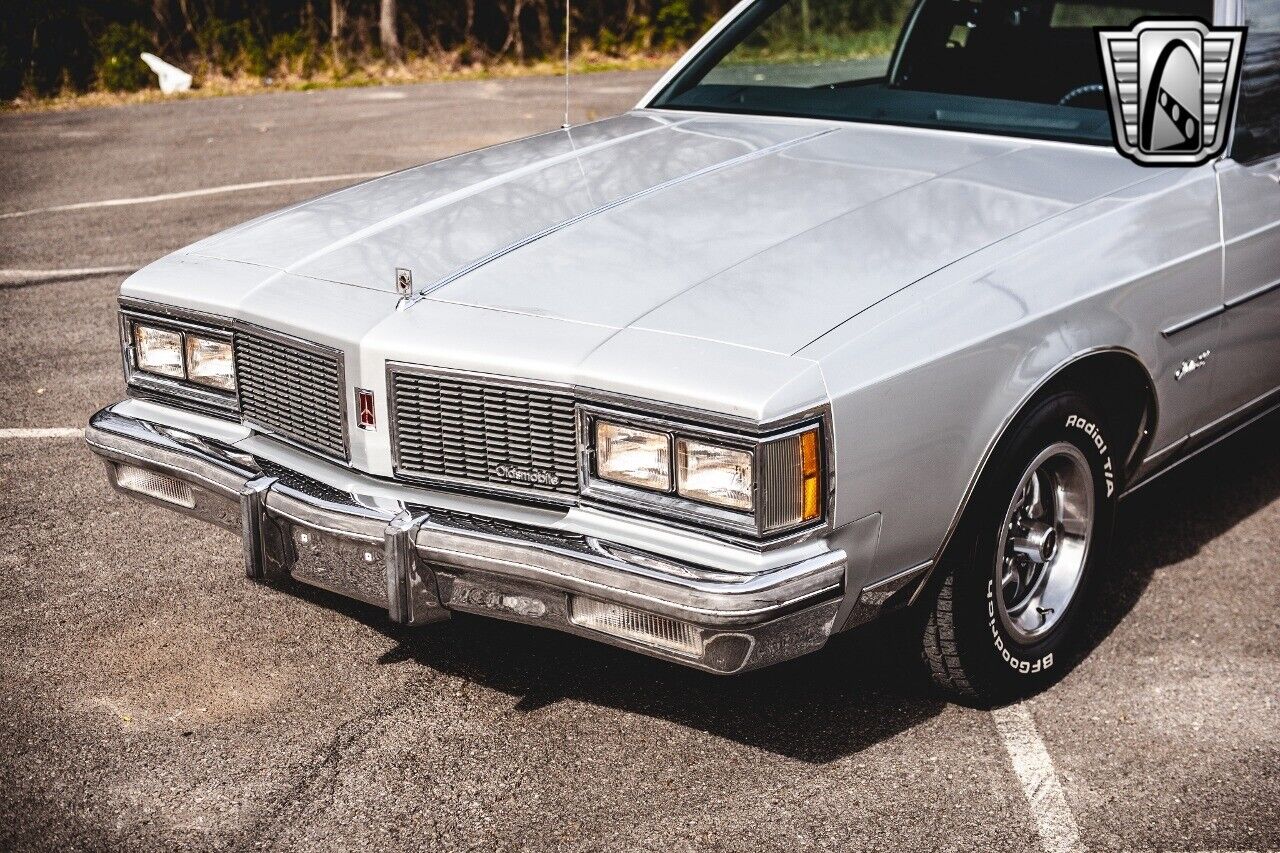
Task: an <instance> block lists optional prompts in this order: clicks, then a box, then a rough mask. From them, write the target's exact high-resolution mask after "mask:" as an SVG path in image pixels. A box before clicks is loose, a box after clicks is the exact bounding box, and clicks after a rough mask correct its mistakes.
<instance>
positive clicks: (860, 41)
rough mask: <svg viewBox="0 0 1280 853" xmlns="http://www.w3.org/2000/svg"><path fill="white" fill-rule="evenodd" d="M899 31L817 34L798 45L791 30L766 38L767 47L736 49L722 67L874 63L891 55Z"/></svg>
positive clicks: (891, 27)
mask: <svg viewBox="0 0 1280 853" xmlns="http://www.w3.org/2000/svg"><path fill="white" fill-rule="evenodd" d="M900 29H901V27H900V26H898V25H897V24H893V25H886V26H882V27H875V28H870V29H865V30H858V31H856V32H851V33H833V32H817V33H814V34H813V35H812V36H811V37H810V38H809V40H808V41H807V43H802V42H801V41H800V40H799V39H798V38H797V34H796V33H795V31H794V30H787V31H786V32H785V33H779V34H778V35H776V36H772V37H769V36H766V38H767V41H768V46H767V47H753V46H752V45H750V44H749V43H745V44H742V45H739V46H738V47H737V48H736V49H734V51H733V52H732V53H731V54H729V56H728V57H726V58H725V64H726V65H775V64H777V65H781V64H796V65H799V64H803V63H808V62H827V61H831V60H850V59H874V58H878V57H882V56H888V55H889V54H891V53H893V48H894V45H895V44H896V43H897V40H898V32H899V31H900Z"/></svg>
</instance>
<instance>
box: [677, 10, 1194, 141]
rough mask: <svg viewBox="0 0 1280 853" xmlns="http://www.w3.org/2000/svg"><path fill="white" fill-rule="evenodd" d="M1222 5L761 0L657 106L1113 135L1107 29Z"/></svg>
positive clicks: (1062, 136)
mask: <svg viewBox="0 0 1280 853" xmlns="http://www.w3.org/2000/svg"><path fill="white" fill-rule="evenodd" d="M1135 3H1140V5H1135ZM1212 14H1213V7H1212V2H1211V0H1129V2H1127V3H1125V2H1119V3H1116V2H1107V0H1099V2H1094V0H1090V2H1077V0H1056V2H1055V0H1031V1H1030V2H1027V0H919V2H917V3H912V2H911V0H905V2H904V0H760V1H759V2H757V3H756V4H755V5H754V6H752V7H750V8H749V9H748V10H747V11H746V12H745V13H743V15H742V16H740V17H739V18H738V19H736V20H735V21H734V22H733V23H732V24H730V25H729V26H728V27H727V28H726V29H725V30H724V32H722V33H721V34H720V36H719V37H718V38H716V39H715V40H714V41H712V42H711V43H710V44H709V45H708V46H707V47H706V49H705V50H703V51H702V52H701V53H700V54H699V55H698V56H697V57H695V58H694V59H693V61H692V62H690V63H689V65H688V66H686V67H685V69H684V70H683V71H682V72H681V73H680V74H678V75H677V76H676V77H675V79H673V80H672V82H671V83H670V85H668V86H667V87H666V88H665V89H664V90H663V91H662V92H661V93H660V94H659V95H658V97H657V99H656V100H655V101H654V103H653V106H655V107H660V108H664V109H688V110H705V111H712V112H738V113H756V114H767V115H786V116H803V117H808V118H826V119H843V120H848V121H864V122H876V123H881V124H900V125H910V126H915V127H939V128H949V129H953V130H967V131H976V132H984V133H999V134H1005V135H1012V136H1030V137H1036V138H1042V139H1058V140H1065V141H1071V142H1086V143H1096V144H1107V143H1110V141H1111V125H1110V118H1109V115H1108V112H1107V109H1106V95H1105V92H1104V91H1103V87H1102V69H1101V63H1100V61H1099V58H1098V48H1097V38H1096V36H1095V35H1094V32H1093V28H1094V27H1097V26H1129V25H1130V24H1132V23H1133V22H1134V21H1136V20H1137V19H1139V18H1144V17H1181V18H1188V17H1191V18H1200V19H1202V20H1205V21H1211V20H1212Z"/></svg>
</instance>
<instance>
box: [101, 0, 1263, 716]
mask: <svg viewBox="0 0 1280 853" xmlns="http://www.w3.org/2000/svg"><path fill="white" fill-rule="evenodd" d="M893 7H894V4H883V3H880V4H865V3H860V2H856V0H853V1H852V2H839V3H837V2H819V0H811V1H810V3H807V4H802V3H800V2H798V0H796V1H795V2H786V0H748V2H744V3H742V4H740V5H739V6H737V7H736V8H735V9H734V10H733V11H732V12H731V13H730V14H729V15H728V16H727V17H726V18H725V19H724V20H722V21H720V22H719V23H718V24H717V25H716V26H715V27H714V28H713V29H712V30H711V31H710V32H709V33H708V34H707V35H706V36H705V37H704V38H703V39H702V40H701V41H700V42H699V43H698V44H697V45H696V46H695V47H694V48H693V50H692V51H691V52H690V53H689V55H688V56H687V57H686V58H685V59H683V60H682V61H681V62H680V63H679V64H678V65H677V66H676V67H675V68H673V69H672V70H671V71H670V72H669V73H668V74H667V75H666V76H665V77H664V78H663V79H662V80H661V81H660V82H659V83H658V84H657V85H656V86H655V87H654V89H653V90H652V91H651V92H650V93H649V94H648V95H646V96H645V98H644V99H643V100H642V101H641V103H640V104H639V105H638V106H637V107H636V108H635V109H634V110H633V111H631V112H629V113H627V114H625V115H621V116H618V117H614V118H610V119H607V120H604V121H598V122H595V123H591V124H587V125H584V126H578V127H570V128H565V129H562V130H559V131H555V132H551V133H546V134H543V135H540V136H535V137H532V138H529V139H524V140H521V141H517V142H511V143H507V144H503V145H498V146H496V147H492V148H488V149H484V150H481V151H476V152H473V153H469V154H463V155H461V156H457V157H453V158H450V159H447V160H444V161H440V162H436V163H431V164H428V165H423V166H419V167H416V168H411V169H408V170H405V171H402V172H398V173H396V174H392V175H388V176H386V177H382V178H378V179H376V180H372V181H369V182H367V183H363V184H360V185H358V186H355V187H351V188H348V189H344V190H341V191H339V192H335V193H332V194H330V195H326V196H323V197H321V198H317V199H314V200H312V201H308V202H305V203H302V204H298V205H296V206H293V207H290V208H287V209H285V210H281V211H279V212H276V213H272V214H270V215H268V216H264V217H262V218H260V219H257V220H254V221H252V222H249V223H246V224H244V225H241V226H239V227H235V228H232V229H230V230H229V231H225V232H223V233H221V234H218V235H216V236H213V237H210V238H208V239H205V240H202V241H200V242H198V243H196V244H194V245H192V246H189V247H187V248H184V249H182V250H180V251H177V252H175V253H173V254H171V255H169V256H168V257H165V258H163V259H161V260H159V261H156V262H155V263H153V264H151V265H150V266H148V267H146V268H145V269H143V270H141V271H139V272H138V273H136V274H134V275H133V276H131V277H130V278H129V279H128V280H127V281H126V282H125V283H124V285H123V288H122V293H121V297H120V330H121V340H122V345H123V352H124V367H125V373H126V379H127V386H128V399H126V400H124V401H122V402H119V403H116V404H115V405H112V406H109V407H108V408H106V409H103V410H102V411H101V412H99V413H98V414H97V415H95V416H94V417H93V419H92V422H91V423H90V426H89V429H88V431H87V440H88V443H89V445H90V446H91V447H92V449H93V450H94V451H95V452H96V453H97V454H99V455H100V456H101V457H102V458H103V459H104V460H105V461H106V466H107V472H108V476H109V478H110V481H111V483H112V484H113V485H114V486H116V487H117V488H118V489H120V490H121V491H123V492H124V493H126V494H128V495H131V496H133V497H136V498H141V499H144V500H148V501H151V502H154V503H157V504H160V505H162V506H164V507H167V508H169V509H172V510H175V511H177V512H179V513H182V514H184V515H186V516H189V517H192V518H195V519H199V520H203V521H208V522H213V523H215V524H218V525H221V526H223V527H225V528H227V529H228V530H230V531H233V532H234V533H235V535H237V536H238V537H239V538H240V541H241V542H242V543H243V550H244V566H245V570H246V572H247V574H248V576H249V577H250V578H255V579H261V580H267V581H279V582H282V583H283V582H290V581H289V579H293V580H295V581H301V582H304V583H306V584H311V585H314V586H318V587H322V588H325V589H328V590H331V591H336V592H338V593H341V594H342V595H344V596H349V597H351V598H355V599H359V600H361V601H364V602H367V603H369V604H371V605H373V606H376V607H379V608H383V609H385V611H386V612H387V614H388V616H389V618H390V619H391V620H392V621H393V622H396V623H401V624H405V625H419V624H425V623H431V622H436V621H439V620H443V619H446V618H448V617H449V616H450V614H452V613H454V612H469V613H476V614H482V615H485V616H490V617H494V618H499V619H506V620H514V621H517V622H522V623H527V624H529V625H535V626H544V627H548V628H554V629H558V630H561V631H567V632H570V633H573V634H577V635H580V636H581V637H583V638H588V639H594V640H599V641H603V642H607V643H612V644H615V645H618V646H622V647H624V648H626V649H631V650H634V651H636V652H641V653H644V654H648V655H654V656H657V657H660V658H665V659H667V660H670V661H675V662H678V663H681V664H686V665H689V666H693V667H698V668H700V669H703V670H707V671H710V672H715V673H737V672H742V671H745V670H750V669H754V668H757V667H763V666H767V665H769V664H774V663H777V662H779V661H783V660H786V659H789V658H794V657H797V656H799V655H804V654H806V653H809V652H813V651H815V650H817V649H820V648H822V647H823V646H824V645H825V644H826V643H827V642H828V640H829V638H831V637H832V636H833V635H835V634H837V633H839V632H842V631H847V630H849V629H851V628H853V627H855V626H858V625H862V624H864V623H867V622H869V621H871V620H873V619H875V618H877V617H878V616H880V615H881V614H883V613H886V612H888V611H890V610H894V609H898V608H910V612H911V613H913V614H914V615H915V619H914V620H907V621H908V623H909V624H916V625H917V626H918V629H919V630H918V634H919V643H920V650H921V653H922V659H923V661H925V663H926V664H927V665H928V668H929V669H930V670H931V672H932V674H933V677H934V678H935V680H936V681H937V682H938V684H940V685H941V686H942V687H944V688H945V689H947V690H949V691H951V692H952V693H953V694H956V695H959V696H967V697H969V698H970V699H979V700H988V701H989V700H995V699H1001V698H1006V697H1010V696H1016V695H1022V694H1026V693H1029V692H1032V691H1035V690H1038V689H1041V688H1042V687H1043V686H1045V685H1046V684H1048V683H1050V682H1051V681H1052V680H1053V679H1054V678H1055V677H1057V676H1058V674H1059V673H1061V672H1062V671H1063V670H1064V669H1065V668H1066V667H1067V666H1069V662H1070V661H1071V659H1072V656H1073V655H1075V654H1077V653H1078V652H1079V650H1080V644H1081V635H1082V633H1083V631H1082V630H1081V628H1082V623H1083V621H1084V620H1085V619H1086V618H1087V615H1088V612H1089V609H1090V607H1092V606H1094V600H1093V599H1091V598H1090V595H1089V591H1090V586H1091V585H1092V584H1093V582H1095V581H1096V580H1097V579H1098V576H1099V575H1100V573H1102V572H1107V571H1122V570H1123V566H1117V565H1112V564H1109V563H1108V561H1107V558H1106V554H1107V548H1108V544H1109V541H1110V540H1111V539H1112V534H1113V519H1114V517H1115V514H1116V506H1117V503H1118V501H1120V499H1121V498H1122V497H1123V496H1125V495H1127V494H1130V493H1132V492H1133V491H1134V490H1135V489H1138V488H1140V487H1142V486H1143V485H1144V484H1146V483H1149V482H1151V481H1152V480H1153V479H1154V478H1155V477H1157V476H1159V475H1160V474H1161V473H1162V472H1165V471H1168V470H1169V469H1170V468H1172V467H1173V466H1175V465H1177V464H1178V463H1179V462H1181V461H1182V460H1185V459H1187V458H1189V457H1190V456H1192V455H1193V454H1195V453H1197V452H1198V451H1200V450H1202V449H1204V448H1205V447H1207V446H1209V445H1210V444H1212V443H1213V442H1215V441H1217V440H1219V439H1221V438H1223V437H1224V436H1227V435H1229V434H1230V433H1231V432H1232V431H1234V430H1236V429H1238V428H1239V427H1241V426H1242V425H1244V424H1246V423H1248V422H1250V421H1252V420H1254V419H1256V418H1258V417H1260V416H1262V415H1263V414H1264V413H1266V412H1268V411H1270V410H1272V409H1274V408H1276V406H1277V405H1280V357H1278V356H1280V0H1245V2H1243V3H1240V2H1236V0H1217V2H1216V5H1214V3H1213V2H1211V0H1150V2H1145V3H1143V4H1141V8H1140V9H1139V8H1137V7H1136V6H1131V5H1129V4H1127V3H1126V2H1123V1H1122V0H1089V2H1087V3H1083V2H1075V0H1043V2H1040V0H1037V2H1033V3H1027V2H1024V0H982V2H978V1H977V0H919V2H917V3H916V4H915V5H910V6H908V5H901V8H898V9H897V11H893ZM1153 9H1154V10H1155V11H1157V12H1162V13H1167V14H1168V15H1171V16H1179V17H1192V18H1198V19H1203V20H1204V21H1206V22H1210V23H1213V24H1219V25H1247V26H1248V27H1249V31H1248V37H1247V41H1246V42H1245V47H1244V50H1245V53H1244V57H1243V61H1242V63H1241V64H1242V68H1243V77H1242V79H1241V81H1240V85H1239V87H1238V89H1239V102H1240V103H1239V110H1238V117H1237V119H1236V122H1235V125H1234V126H1233V127H1232V128H1231V142H1230V145H1229V147H1228V148H1227V150H1226V151H1225V152H1224V153H1223V154H1222V155H1221V156H1218V157H1217V158H1215V159H1213V160H1212V161H1211V162H1209V163H1205V164H1202V165H1198V166H1189V167H1161V168H1150V167H1144V166H1141V165H1138V164H1137V163H1134V162H1131V161H1130V160H1129V159H1127V158H1126V157H1124V156H1122V155H1121V153H1119V152H1118V151H1117V150H1116V149H1115V148H1114V147H1113V145H1112V126H1111V121H1112V118H1111V114H1110V112H1109V110H1108V107H1107V102H1106V98H1105V96H1104V93H1103V86H1102V68H1101V64H1100V63H1099V59H1098V44H1097V39H1096V37H1095V34H1094V31H1093V29H1092V28H1093V27H1094V26H1095V25H1107V26H1127V25H1128V24H1129V23H1131V22H1132V21H1134V20H1135V19H1137V18H1138V17H1139V16H1140V15H1144V14H1147V15H1149V14H1152V13H1153ZM174 533H175V531H150V533H149V535H155V536H159V535H166V536H174V539H173V548H174V551H175V553H179V552H180V549H181V543H180V540H179V539H178V538H177V536H176V535H174ZM1206 594H1212V591H1208V592H1207V593H1206Z"/></svg>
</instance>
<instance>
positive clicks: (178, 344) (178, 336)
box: [133, 323, 186, 379]
mask: <svg viewBox="0 0 1280 853" xmlns="http://www.w3.org/2000/svg"><path fill="white" fill-rule="evenodd" d="M133 342H134V347H135V350H134V351H135V352H136V353H137V355H136V359H137V365H138V369H139V370H145V371H147V372H148V373H156V374H159V375H160V376H171V377H173V378H175V379H182V378H183V377H184V376H185V375H186V371H185V369H184V368H183V361H182V333H181V332H173V331H170V330H168V329H157V328H154V327H152V326H144V325H142V324H140V323H135V324H134V326H133Z"/></svg>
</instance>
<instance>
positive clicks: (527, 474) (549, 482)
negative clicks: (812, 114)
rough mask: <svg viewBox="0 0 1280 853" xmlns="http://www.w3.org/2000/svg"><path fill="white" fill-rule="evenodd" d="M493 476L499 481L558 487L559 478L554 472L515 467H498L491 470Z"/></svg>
mask: <svg viewBox="0 0 1280 853" xmlns="http://www.w3.org/2000/svg"><path fill="white" fill-rule="evenodd" d="M493 476H495V477H497V478H498V479H499V480H509V481H511V482H513V483H526V484H528V485H531V486H551V487H552V488H555V487H556V486H558V485H560V477H559V476H558V475H557V474H556V473H555V472H554V471H542V470H539V469H537V468H517V467H516V466H515V465H499V466H497V467H496V468H494V469H493Z"/></svg>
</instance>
